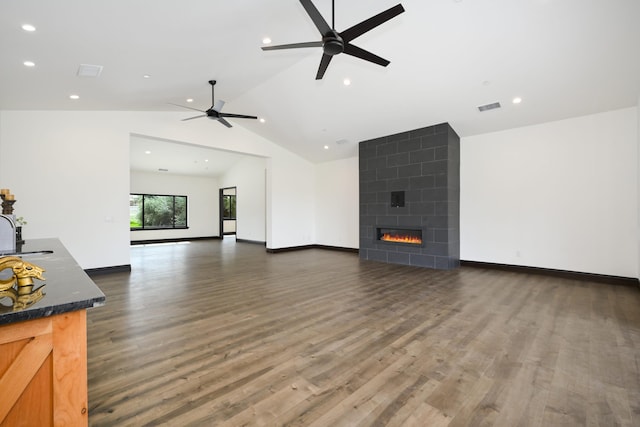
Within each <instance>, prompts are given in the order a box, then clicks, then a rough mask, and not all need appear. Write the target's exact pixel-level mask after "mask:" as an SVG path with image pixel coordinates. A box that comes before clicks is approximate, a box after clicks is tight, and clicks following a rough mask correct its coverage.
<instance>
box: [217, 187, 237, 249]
mask: <svg viewBox="0 0 640 427" xmlns="http://www.w3.org/2000/svg"><path fill="white" fill-rule="evenodd" d="M225 190H233V195H234V196H236V219H235V220H234V221H235V231H234V233H233V234H234V235H235V236H236V237H237V235H238V188H237V187H236V186H233V187H223V188H220V189H219V190H218V207H219V213H218V218H219V219H220V224H219V226H220V238H221V239H224V202H223V196H225V192H224V191H225Z"/></svg>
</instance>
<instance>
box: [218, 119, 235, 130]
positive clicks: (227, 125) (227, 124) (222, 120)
mask: <svg viewBox="0 0 640 427" xmlns="http://www.w3.org/2000/svg"><path fill="white" fill-rule="evenodd" d="M216 120H218V121H219V122H220V123H222V124H223V125H225V126H226V127H228V128H230V127H233V126H231V123H229V122H228V121H226V120H225V119H223V118H222V117H218V118H217V119H216Z"/></svg>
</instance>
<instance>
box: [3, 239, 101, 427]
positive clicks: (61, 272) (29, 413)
mask: <svg viewBox="0 0 640 427" xmlns="http://www.w3.org/2000/svg"><path fill="white" fill-rule="evenodd" d="M0 255H1V256H18V257H21V258H22V259H23V260H25V261H28V262H30V263H31V264H34V265H36V266H38V267H41V268H43V269H44V270H45V271H44V273H43V276H44V278H45V280H37V279H34V292H35V291H36V290H37V289H38V288H40V287H41V286H43V285H45V284H46V286H45V287H44V288H42V289H43V291H44V292H43V293H44V296H43V297H42V298H41V299H40V300H38V301H36V302H35V303H33V304H31V305H30V306H28V307H26V308H24V309H14V305H13V302H12V300H11V299H10V298H8V297H5V298H3V299H2V300H0V426H14V425H28V426H39V427H45V426H87V425H88V420H89V413H88V408H89V405H88V396H87V310H86V309H87V308H91V307H96V306H100V305H104V303H105V296H104V294H103V293H102V291H101V290H100V289H99V288H98V287H97V286H96V284H95V283H93V281H92V280H91V279H90V278H89V276H87V274H86V273H85V272H84V270H82V268H80V266H79V265H78V264H77V263H76V261H75V260H74V259H73V257H72V256H71V255H70V254H69V252H68V251H67V250H66V249H65V247H64V246H63V245H62V243H60V241H59V240H58V239H38V240H30V241H27V242H26V244H23V245H22V247H21V248H20V251H19V252H18V253H2V254H0ZM0 274H2V277H1V278H2V279H7V278H8V277H11V276H12V270H11V269H10V268H7V269H4V270H2V271H0Z"/></svg>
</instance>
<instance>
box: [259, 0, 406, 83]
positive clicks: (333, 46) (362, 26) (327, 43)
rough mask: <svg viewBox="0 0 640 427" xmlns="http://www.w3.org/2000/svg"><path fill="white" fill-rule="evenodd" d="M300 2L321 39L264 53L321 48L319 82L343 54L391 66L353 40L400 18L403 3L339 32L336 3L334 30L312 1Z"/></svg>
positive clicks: (332, 6)
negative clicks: (398, 16) (332, 63)
mask: <svg viewBox="0 0 640 427" xmlns="http://www.w3.org/2000/svg"><path fill="white" fill-rule="evenodd" d="M300 3H301V4H302V7H304V8H305V10H306V11H307V14H309V17H310V18H311V20H312V21H313V23H314V24H315V26H316V28H318V31H320V35H321V36H322V40H321V41H317V42H305V43H292V44H283V45H278V46H263V47H262V50H277V49H295V48H301V47H322V50H323V54H322V60H321V61H320V67H319V68H318V73H317V74H316V80H320V79H322V76H324V73H325V71H327V67H328V66H329V63H330V62H331V58H333V57H334V56H335V55H337V54H339V53H343V52H344V53H346V54H347V55H351V56H355V57H357V58H360V59H364V60H365V61H369V62H373V63H374V64H378V65H382V66H383V67H386V66H387V65H389V61H387V60H386V59H384V58H381V57H379V56H378V55H374V54H373V53H371V52H368V51H366V50H364V49H361V48H359V47H357V46H355V45H352V44H351V41H352V40H353V39H355V38H356V37H359V36H361V35H362V34H364V33H366V32H367V31H369V30H372V29H374V28H375V27H377V26H378V25H381V24H383V23H385V22H387V21H388V20H390V19H391V18H393V17H395V16H397V15H400V14H401V13H402V12H404V8H403V7H402V5H401V4H397V5H395V6H393V7H392V8H390V9H387V10H385V11H384V12H381V13H379V14H377V15H375V16H372V17H371V18H369V19H366V20H364V21H362V22H360V23H359V24H356V25H354V26H353V27H350V28H348V29H346V30H344V31H342V32H338V31H336V30H335V0H331V19H332V21H331V27H329V24H327V21H325V20H324V18H323V17H322V15H320V12H318V9H317V8H316V7H315V6H314V5H313V3H311V0H300Z"/></svg>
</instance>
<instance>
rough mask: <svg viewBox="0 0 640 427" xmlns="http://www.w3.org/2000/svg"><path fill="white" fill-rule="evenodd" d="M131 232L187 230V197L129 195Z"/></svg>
mask: <svg viewBox="0 0 640 427" xmlns="http://www.w3.org/2000/svg"><path fill="white" fill-rule="evenodd" d="M129 226H130V228H131V230H162V229H167V228H187V196H163V195H156V194H130V195H129Z"/></svg>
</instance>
